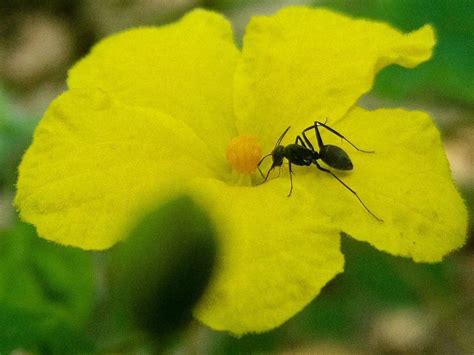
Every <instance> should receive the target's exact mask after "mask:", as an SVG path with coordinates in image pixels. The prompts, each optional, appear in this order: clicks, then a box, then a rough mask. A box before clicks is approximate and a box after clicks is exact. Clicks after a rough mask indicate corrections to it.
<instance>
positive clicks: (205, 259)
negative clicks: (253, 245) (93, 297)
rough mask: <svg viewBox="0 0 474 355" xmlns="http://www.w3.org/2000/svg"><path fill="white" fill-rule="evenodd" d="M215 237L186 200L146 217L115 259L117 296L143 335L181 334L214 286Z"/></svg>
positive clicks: (117, 250)
mask: <svg viewBox="0 0 474 355" xmlns="http://www.w3.org/2000/svg"><path fill="white" fill-rule="evenodd" d="M215 258H216V242H215V232H214V228H213V226H212V225H211V222H210V221H209V219H208V217H207V215H206V213H205V212H204V211H203V210H202V209H201V208H200V207H198V206H197V205H196V204H195V203H194V202H193V201H192V200H191V199H190V198H188V197H186V196H181V197H177V198H175V199H172V200H171V201H169V202H167V203H165V204H164V205H163V206H159V207H158V208H155V209H153V210H151V211H149V213H147V214H146V215H145V216H144V217H143V218H142V219H141V220H140V221H138V222H137V224H136V226H135V227H134V228H133V230H132V231H131V233H130V235H129V236H128V238H127V239H126V241H125V242H124V243H122V244H120V245H118V246H116V247H115V249H114V250H113V253H112V267H113V269H112V272H113V281H114V283H113V291H114V294H115V295H117V298H118V299H119V300H120V302H121V305H122V307H123V308H124V309H127V310H128V312H129V314H130V315H131V317H132V318H133V319H135V321H136V322H137V324H138V325H139V326H141V327H142V329H144V330H146V331H148V332H151V333H153V334H155V335H163V334H168V333H171V332H173V331H176V330H179V329H180V328H181V327H183V326H184V325H186V324H187V322H188V321H189V320H190V319H191V311H192V309H193V307H194V305H195V304H196V303H197V301H198V300H199V298H200V297H201V295H202V293H203V292H204V290H205V289H206V286H207V284H208V282H209V280H210V277H211V274H212V270H213V265H214V262H215Z"/></svg>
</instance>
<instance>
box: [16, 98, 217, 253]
mask: <svg viewBox="0 0 474 355" xmlns="http://www.w3.org/2000/svg"><path fill="white" fill-rule="evenodd" d="M211 157H212V155H211V153H210V152H209V151H208V149H207V145H205V143H204V142H203V141H201V140H200V139H199V138H197V137H196V136H195V135H194V133H193V132H192V130H191V129H190V128H189V127H187V126H186V125H184V124H182V123H181V122H179V121H176V120H174V119H172V118H171V117H169V116H168V115H166V114H163V113H161V112H159V111H157V110H153V109H144V108H138V107H131V106H126V105H123V104H121V103H119V102H117V101H116V100H114V99H112V98H110V97H109V96H108V95H107V94H106V93H104V92H103V91H100V90H91V89H87V90H85V89H76V90H72V91H69V92H66V93H65V94H63V95H61V96H60V97H59V98H58V99H56V100H55V101H54V102H53V103H52V104H51V106H50V107H49V109H48V111H47V113H46V115H45V117H43V119H42V120H41V122H40V124H39V126H38V128H37V129H36V131H35V135H34V140H33V144H32V145H31V146H30V148H29V149H28V151H27V153H26V154H25V156H24V158H23V161H22V163H21V165H20V168H19V178H18V184H17V188H18V191H17V196H16V200H15V202H16V205H17V207H18V208H19V210H20V213H21V216H22V218H23V219H24V220H25V221H27V222H30V223H32V224H34V225H35V226H36V227H37V230H38V234H39V235H40V236H42V237H44V238H46V239H49V240H54V241H57V242H60V243H62V244H67V245H74V246H79V247H82V248H85V249H104V248H107V247H109V246H111V245H112V244H114V243H115V242H116V241H117V240H118V239H119V238H121V237H122V235H123V233H124V228H125V226H127V225H128V223H129V221H130V219H131V218H133V217H134V213H135V211H137V212H138V208H139V207H145V205H146V203H147V202H148V201H150V202H151V200H152V199H154V198H159V197H160V196H162V195H163V194H169V193H172V191H173V189H177V188H179V186H180V184H182V182H181V181H182V180H186V179H188V178H189V177H190V176H214V175H213V174H212V173H211V171H213V170H214V169H212V168H211V165H212V162H213V159H212V158H211ZM208 162H209V163H208ZM163 197H164V196H163Z"/></svg>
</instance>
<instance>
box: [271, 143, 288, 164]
mask: <svg viewBox="0 0 474 355" xmlns="http://www.w3.org/2000/svg"><path fill="white" fill-rule="evenodd" d="M284 149H285V147H284V146H282V145H279V146H276V147H275V149H273V151H272V159H273V164H272V168H274V167H276V166H282V164H283V158H284V157H285V155H284V153H283V151H284Z"/></svg>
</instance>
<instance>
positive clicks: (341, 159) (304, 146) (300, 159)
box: [257, 121, 383, 222]
mask: <svg viewBox="0 0 474 355" xmlns="http://www.w3.org/2000/svg"><path fill="white" fill-rule="evenodd" d="M318 127H324V128H326V129H327V130H328V131H329V132H331V133H333V134H335V135H336V136H338V137H340V138H342V139H344V140H345V141H346V142H347V143H349V144H350V145H351V146H353V147H354V148H355V149H357V150H358V151H359V152H363V153H374V152H373V151H367V150H362V149H359V148H357V147H356V146H355V145H354V144H352V143H351V142H350V141H349V140H348V139H347V138H346V137H344V136H343V135H342V134H340V133H339V132H337V131H336V130H334V129H332V128H331V127H329V126H327V125H326V124H325V123H322V122H319V121H316V122H314V125H312V126H309V127H307V128H305V129H304V130H303V132H302V136H303V138H301V136H297V137H296V140H295V143H294V144H289V145H287V146H283V145H281V141H282V140H283V137H285V135H286V133H287V132H288V130H289V129H290V126H289V127H288V128H287V129H286V130H285V131H284V132H283V133H282V135H281V136H280V138H278V141H277V142H276V144H275V147H274V148H273V151H272V152H271V153H270V154H267V155H265V156H264V157H263V158H262V159H261V160H260V162H259V163H258V165H257V167H258V171H259V172H260V175H262V177H263V178H264V180H263V181H262V182H261V184H263V183H264V182H266V181H267V180H268V177H269V176H270V172H271V171H272V170H273V169H274V168H276V167H281V166H282V165H283V158H286V159H287V160H288V162H289V170H290V192H289V193H288V197H290V195H291V193H292V191H293V177H292V174H293V171H292V169H291V166H292V164H295V165H300V166H310V165H311V164H314V165H316V167H317V168H318V169H319V170H321V171H324V172H326V173H328V174H331V175H332V176H333V177H334V178H336V180H337V181H339V182H340V183H341V184H342V185H344V187H345V188H346V189H348V190H349V191H350V192H352V193H353V194H354V195H355V197H357V199H358V200H359V202H360V203H361V204H362V206H363V207H364V208H365V209H366V211H367V212H368V213H370V214H371V215H372V216H373V217H374V218H375V219H376V220H377V221H380V222H383V220H382V219H380V218H379V217H377V216H376V215H375V214H374V213H373V212H372V211H370V210H369V209H368V208H367V206H366V205H365V204H364V202H363V201H362V200H361V198H360V197H359V195H357V193H356V192H355V191H354V190H352V189H351V188H350V187H349V186H348V185H347V184H346V183H345V182H344V181H342V180H341V179H340V178H339V177H337V176H336V175H335V174H334V173H333V172H332V171H331V170H328V169H326V168H323V167H322V166H321V165H320V164H319V163H318V159H321V160H322V161H323V162H324V163H326V164H327V165H329V166H330V167H331V168H334V169H338V170H352V168H353V165H352V161H351V159H350V158H349V156H348V155H347V153H346V152H345V151H344V150H343V149H342V148H339V147H337V146H335V145H331V144H324V143H323V140H322V138H321V133H320V132H319V128H318ZM312 129H314V130H315V132H316V138H317V141H318V146H319V152H318V151H316V150H315V149H314V147H313V145H312V144H311V141H310V140H309V139H308V137H307V136H306V132H308V131H310V130H312ZM269 156H271V157H272V159H273V162H272V166H271V167H270V169H269V170H268V172H267V175H264V174H263V172H262V170H261V169H260V165H261V164H262V162H263V161H264V160H265V158H267V157H269Z"/></svg>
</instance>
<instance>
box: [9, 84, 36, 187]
mask: <svg viewBox="0 0 474 355" xmlns="http://www.w3.org/2000/svg"><path fill="white" fill-rule="evenodd" d="M36 123H37V119H32V118H27V117H19V116H18V115H15V114H13V113H12V112H11V109H10V105H9V102H8V99H7V97H6V95H5V94H4V93H3V91H2V90H1V88H0V188H1V187H2V186H5V185H10V187H12V186H13V182H14V181H15V180H16V169H17V166H18V164H19V162H20V159H21V157H22V155H23V152H24V151H25V150H26V148H27V147H28V145H29V144H30V142H31V137H32V135H33V130H34V127H35V126H36Z"/></svg>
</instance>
